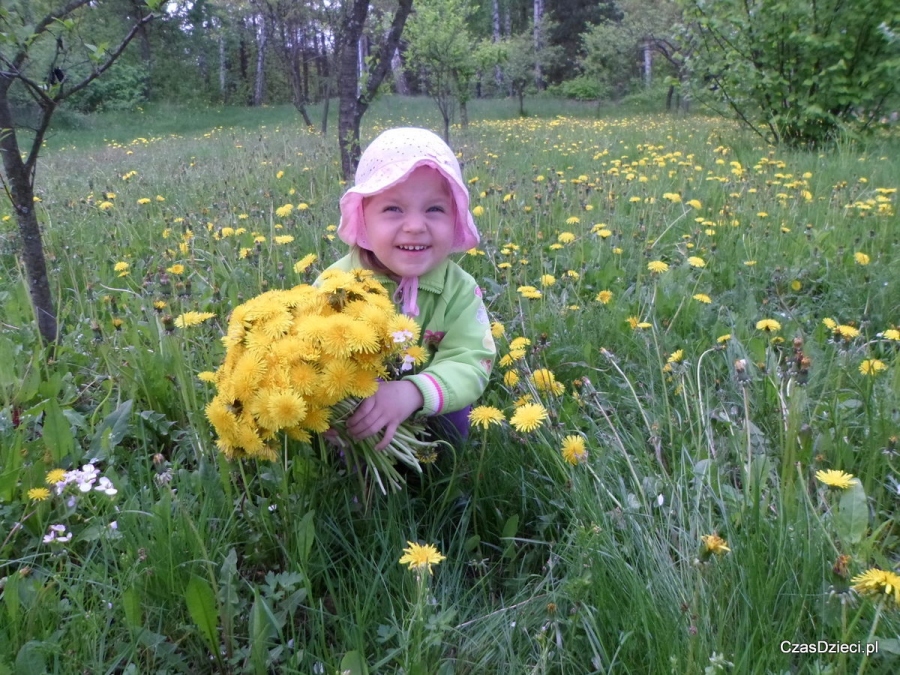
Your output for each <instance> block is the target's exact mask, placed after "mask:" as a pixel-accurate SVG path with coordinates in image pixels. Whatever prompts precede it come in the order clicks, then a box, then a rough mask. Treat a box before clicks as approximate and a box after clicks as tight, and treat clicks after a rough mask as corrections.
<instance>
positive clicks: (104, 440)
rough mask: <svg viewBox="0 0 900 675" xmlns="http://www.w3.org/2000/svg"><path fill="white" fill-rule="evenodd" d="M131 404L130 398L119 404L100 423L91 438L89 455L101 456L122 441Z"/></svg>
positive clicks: (127, 426) (126, 428)
mask: <svg viewBox="0 0 900 675" xmlns="http://www.w3.org/2000/svg"><path fill="white" fill-rule="evenodd" d="M133 405H134V401H132V400H131V399H129V400H127V401H125V402H124V403H121V404H119V407H118V408H116V409H115V410H113V411H112V412H111V413H110V414H109V415H107V416H106V418H105V419H104V420H103V421H102V422H101V423H100V426H99V427H98V428H97V431H95V432H94V438H93V439H92V440H91V455H93V456H94V457H97V456H99V457H101V458H102V457H103V455H105V454H106V452H107V451H108V450H112V449H113V448H114V447H116V446H117V445H118V444H119V443H121V442H122V439H123V438H125V435H126V434H127V433H128V431H129V429H130V421H131V408H132V407H133Z"/></svg>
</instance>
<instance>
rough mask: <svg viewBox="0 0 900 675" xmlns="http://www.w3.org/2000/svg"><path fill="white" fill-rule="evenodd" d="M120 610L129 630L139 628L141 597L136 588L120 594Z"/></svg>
mask: <svg viewBox="0 0 900 675" xmlns="http://www.w3.org/2000/svg"><path fill="white" fill-rule="evenodd" d="M122 609H123V610H124V612H125V622H126V623H127V624H128V625H129V626H130V627H131V628H140V627H141V596H140V595H139V593H138V591H137V589H136V588H134V587H132V588H128V589H125V591H124V592H123V593H122Z"/></svg>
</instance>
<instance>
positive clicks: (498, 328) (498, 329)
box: [491, 321, 506, 340]
mask: <svg viewBox="0 0 900 675" xmlns="http://www.w3.org/2000/svg"><path fill="white" fill-rule="evenodd" d="M505 332H506V327H505V326H504V325H503V324H502V323H500V322H499V321H494V323H492V324H491V335H492V336H493V337H494V339H495V340H499V339H500V338H501V337H503V334H504V333H505Z"/></svg>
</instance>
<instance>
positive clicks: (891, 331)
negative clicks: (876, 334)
mask: <svg viewBox="0 0 900 675" xmlns="http://www.w3.org/2000/svg"><path fill="white" fill-rule="evenodd" d="M881 337H883V338H884V339H885V340H894V341H897V340H900V330H897V329H896V328H888V329H887V330H886V331H884V332H883V333H882V334H881Z"/></svg>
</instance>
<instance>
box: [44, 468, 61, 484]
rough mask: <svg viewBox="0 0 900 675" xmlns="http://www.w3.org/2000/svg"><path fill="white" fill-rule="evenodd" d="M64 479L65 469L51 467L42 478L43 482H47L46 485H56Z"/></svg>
mask: <svg viewBox="0 0 900 675" xmlns="http://www.w3.org/2000/svg"><path fill="white" fill-rule="evenodd" d="M65 480H66V470H65V469H52V470H50V471H48V472H47V476H46V477H45V478H44V482H45V483H47V485H56V484H57V483H62V482H63V481H65Z"/></svg>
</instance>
